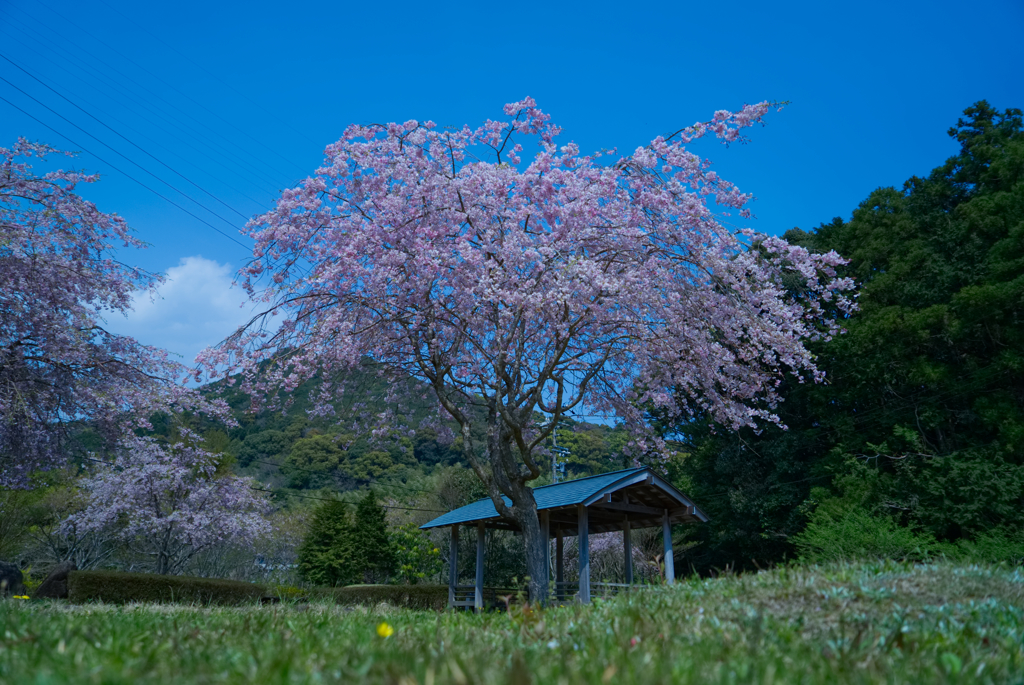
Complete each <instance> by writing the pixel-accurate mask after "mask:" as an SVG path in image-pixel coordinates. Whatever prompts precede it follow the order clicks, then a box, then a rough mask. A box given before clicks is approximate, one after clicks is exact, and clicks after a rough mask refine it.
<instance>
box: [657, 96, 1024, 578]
mask: <svg viewBox="0 0 1024 685" xmlns="http://www.w3.org/2000/svg"><path fill="white" fill-rule="evenodd" d="M964 114H965V116H964V118H963V119H960V120H959V121H958V122H957V125H956V126H955V127H953V128H951V129H950V131H949V135H950V136H951V137H953V138H954V139H955V140H956V141H957V142H958V143H959V144H960V151H959V153H958V154H957V155H955V156H953V157H951V158H950V159H948V160H947V161H946V163H944V164H943V165H941V166H939V167H938V168H936V169H934V170H933V171H932V172H931V173H930V174H929V175H928V176H927V177H924V178H919V177H914V178H911V179H910V180H908V181H907V182H906V183H905V184H904V186H903V188H902V189H896V188H879V189H878V190H876V191H874V192H873V193H871V195H870V196H869V197H868V198H867V199H866V200H865V201H864V202H862V203H861V204H860V206H859V207H858V208H857V209H856V210H855V211H854V212H853V216H852V218H851V219H850V220H849V221H844V220H842V219H838V218H837V219H835V220H834V221H832V222H831V223H828V224H823V225H821V226H820V227H818V228H817V229H816V230H814V231H811V232H806V231H801V230H799V229H794V230H793V231H790V232H789V233H787V234H786V239H787V240H789V241H790V242H792V243H795V244H800V245H804V246H805V247H807V248H808V249H810V250H813V251H816V252H828V251H832V250H835V251H836V252H838V253H839V254H841V255H842V256H844V257H845V258H847V259H848V260H849V263H848V264H847V265H846V266H845V267H842V271H843V273H844V274H846V275H849V276H850V277H852V278H854V279H856V281H857V282H858V284H859V287H860V297H859V304H860V310H859V311H858V312H856V313H854V314H852V315H851V316H850V317H849V318H848V319H847V321H846V322H845V325H846V328H847V329H848V333H847V335H844V336H840V337H839V338H837V339H835V340H833V341H831V342H829V343H827V344H816V345H815V346H814V347H813V348H812V349H813V350H814V352H815V353H816V355H817V361H818V365H819V367H820V368H822V369H823V370H825V371H826V372H827V382H826V383H825V384H822V385H816V386H814V385H794V384H790V385H787V386H785V387H783V388H782V394H783V396H784V397H785V400H786V401H785V402H784V403H783V404H781V405H780V409H779V413H780V415H781V416H782V418H783V420H784V422H785V423H786V424H787V425H788V426H789V430H788V431H782V430H778V429H774V428H769V429H767V430H765V431H763V432H762V433H760V434H757V433H755V432H753V431H751V430H748V429H745V430H740V431H737V432H729V431H725V430H722V429H721V428H718V429H714V430H712V429H711V428H709V427H708V424H707V423H706V422H704V423H702V424H696V423H694V424H690V425H687V426H683V427H682V432H683V433H685V434H686V435H687V436H688V437H689V440H690V441H691V445H692V455H691V457H690V458H689V459H687V460H684V461H683V462H681V463H680V464H679V465H677V468H676V470H675V473H676V476H677V477H678V478H679V480H680V482H681V483H684V484H685V486H686V487H687V488H688V489H690V490H691V494H692V495H693V497H694V498H695V499H696V501H698V502H700V503H701V505H702V506H703V507H704V508H705V510H707V511H708V512H709V513H710V515H711V517H712V523H711V524H710V525H709V526H706V527H704V528H703V529H701V530H698V531H695V533H696V537H695V540H697V541H699V542H700V544H699V545H698V546H697V547H696V548H695V549H693V550H692V551H691V553H690V555H689V557H690V558H689V561H690V562H691V563H694V564H696V565H697V566H698V567H701V568H707V567H711V566H718V567H724V566H726V565H729V564H732V565H734V566H736V565H740V566H744V565H751V564H752V563H758V564H763V563H765V562H768V561H774V560H778V559H781V558H783V557H784V556H786V555H789V554H792V553H793V552H794V548H793V544H792V543H793V536H794V535H796V534H798V533H799V532H800V531H801V530H803V528H804V526H805V525H806V522H807V516H808V515H809V514H812V513H813V512H815V511H816V510H820V512H821V513H820V514H819V515H818V517H817V519H814V521H815V524H816V525H818V526H821V525H825V524H827V523H828V521H830V520H831V521H833V522H834V523H835V527H833V528H830V529H829V534H830V535H832V536H834V537H842V536H844V535H845V534H846V533H844V532H843V531H844V530H845V529H844V528H843V526H844V525H846V523H848V522H849V521H847V520H846V519H847V518H848V517H847V516H845V515H840V514H839V513H837V512H847V513H848V514H849V517H853V518H856V517H857V516H864V515H866V516H868V517H874V518H876V519H878V518H879V517H881V518H882V519H884V520H887V521H891V522H892V524H893V525H896V526H900V527H904V528H909V531H906V532H900V531H899V530H897V529H895V528H889V527H887V524H884V525H882V527H881V528H879V530H880V531H882V532H884V531H889V532H891V533H892V534H893V535H902V536H903V537H904V538H906V535H908V534H917V535H920V536H923V537H920V538H919V539H921V540H928V539H931V540H933V541H938V542H948V543H957V542H958V541H964V544H968V545H969V544H971V541H973V540H976V539H980V537H983V536H989V537H991V536H992V535H993V534H1004V535H1005V536H1007V537H1010V538H1012V536H1013V534H1012V531H1014V530H1019V529H1020V527H1021V526H1022V525H1024V318H1022V316H1021V312H1022V311H1024V131H1022V123H1021V112H1020V110H1014V109H1009V110H1006V111H1004V112H999V111H997V110H995V109H994V108H992V107H991V106H990V105H988V104H987V103H986V102H984V101H982V102H979V103H977V104H975V105H973V106H972V107H970V108H968V109H967V110H966V111H965V113H964ZM844 521H845V523H844ZM880 525H881V524H880ZM847 532H849V531H848V530H847ZM880 534H881V533H880ZM909 556H913V554H911V555H909Z"/></svg>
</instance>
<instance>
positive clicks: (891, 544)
mask: <svg viewBox="0 0 1024 685" xmlns="http://www.w3.org/2000/svg"><path fill="white" fill-rule="evenodd" d="M824 492H825V491H824V490H819V489H815V491H813V492H812V501H813V499H814V496H815V495H817V496H818V497H821V496H822V494H823V493H824ZM793 542H794V544H795V545H796V548H797V551H798V552H799V554H800V559H801V560H802V561H809V562H818V563H821V562H832V561H853V560H858V559H896V560H901V561H914V562H921V561H930V560H934V559H940V558H945V559H950V560H954V561H959V562H966V563H1007V564H1011V565H1015V566H1016V565H1020V564H1021V563H1024V532H1021V531H1011V530H1007V529H1005V528H996V529H993V530H991V531H988V532H986V533H983V534H981V535H978V536H977V537H974V538H963V539H960V540H957V541H956V542H955V543H950V542H943V541H939V540H936V539H935V536H934V535H932V534H931V532H929V531H928V530H924V529H912V528H908V527H906V526H903V525H900V524H899V523H898V522H897V521H896V520H895V519H894V518H893V517H891V516H887V515H885V514H881V513H878V512H877V511H874V510H873V508H872V507H871V506H870V504H869V503H868V502H867V501H866V500H865V499H864V498H862V497H856V496H851V495H850V494H847V495H846V496H844V497H823V498H822V499H821V500H820V503H819V504H818V505H817V507H816V508H815V509H814V511H813V512H812V513H811V515H810V518H809V520H808V522H807V527H806V528H805V529H804V530H803V531H802V532H801V533H800V534H799V535H796V536H795V537H794V538H793Z"/></svg>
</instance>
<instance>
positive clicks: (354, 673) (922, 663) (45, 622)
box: [0, 563, 1024, 685]
mask: <svg viewBox="0 0 1024 685" xmlns="http://www.w3.org/2000/svg"><path fill="white" fill-rule="evenodd" d="M1022 607H1024V573H1022V572H1021V571H1020V570H1013V569H996V568H986V567H976V566H958V565H953V564H937V565H929V566H912V565H906V564H896V563H876V564H856V565H836V566H828V567H789V568H780V569H776V570H772V571H769V572H763V573H759V574H751V575H743V576H734V577H725V578H718V579H713V580H691V581H684V582H680V583H677V584H676V585H675V586H673V587H659V588H651V589H647V590H643V591H638V592H634V593H631V594H628V595H623V596H620V597H618V598H616V599H614V600H609V601H606V602H600V601H599V602H595V603H594V604H593V605H591V606H588V607H580V606H567V607H556V608H551V609H548V610H545V611H537V612H534V611H529V610H527V611H524V610H522V609H519V610H516V611H513V612H511V613H509V614H505V613H492V614H487V615H482V616H476V615H472V614H464V613H460V614H455V613H444V614H437V613H429V612H419V611H409V610H399V609H389V608H387V607H383V606H382V607H377V608H375V609H344V608H340V607H337V606H332V605H327V604H322V605H321V604H313V605H308V606H302V605H299V606H289V605H278V606H266V607H260V606H252V607H243V608H237V609H229V608H202V607H188V606H172V605H139V606H125V607H118V606H110V605H87V606H70V605H65V604H60V603H48V602H31V601H23V600H8V601H5V602H0V683H5V684H6V683H12V684H13V683H26V684H31V683H88V682H95V683H176V684H180V683H207V682H209V683H213V682H236V683H250V682H251V683H259V684H261V685H262V684H264V683H320V682H345V683H353V682H375V683H376V682H379V683H396V684H406V683H408V684H411V683H511V684H514V685H522V684H524V683H580V682H585V683H700V684H701V685H709V684H711V683H773V682H774V683H877V682H890V683H896V682H901V683H933V682H934V683H957V682H992V683H1024V642H1022V641H1024V608H1022ZM381 623H387V624H388V625H389V626H391V627H392V628H393V630H394V632H393V634H392V635H390V636H389V637H381V636H380V635H378V630H377V629H378V626H379V624H381ZM384 632H387V631H386V630H385V631H384Z"/></svg>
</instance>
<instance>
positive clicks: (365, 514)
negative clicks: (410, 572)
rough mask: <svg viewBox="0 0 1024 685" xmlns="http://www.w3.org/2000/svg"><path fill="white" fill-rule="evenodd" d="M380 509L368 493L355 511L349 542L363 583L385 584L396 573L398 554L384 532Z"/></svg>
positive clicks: (388, 534)
mask: <svg viewBox="0 0 1024 685" xmlns="http://www.w3.org/2000/svg"><path fill="white" fill-rule="evenodd" d="M386 513H387V512H385V510H384V507H382V506H381V504H380V502H378V501H377V495H376V494H374V492H373V490H368V491H367V492H366V495H365V496H364V497H363V499H362V500H361V501H360V502H359V506H358V507H357V508H356V517H355V525H354V526H353V528H352V540H353V547H354V550H355V557H356V563H357V565H358V567H359V574H360V576H361V578H362V581H363V582H365V583H386V582H388V581H389V580H390V579H391V578H392V577H393V576H394V575H395V572H396V571H397V565H398V554H397V550H396V549H395V543H394V540H392V537H391V534H390V533H389V532H388V523H387V520H386Z"/></svg>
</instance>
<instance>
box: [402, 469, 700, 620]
mask: <svg viewBox="0 0 1024 685" xmlns="http://www.w3.org/2000/svg"><path fill="white" fill-rule="evenodd" d="M533 495H534V498H535V499H536V501H537V511H538V513H539V515H540V525H541V530H542V531H543V533H544V534H545V535H547V537H548V541H549V543H548V544H546V545H545V546H544V549H545V554H546V555H550V554H551V544H550V540H551V538H554V539H555V541H556V544H555V565H554V571H555V588H556V592H558V593H559V595H560V596H564V591H565V589H566V586H567V584H566V583H565V582H564V577H563V576H564V564H563V560H562V548H563V541H564V539H565V537H566V536H577V537H578V539H579V587H578V591H577V594H576V597H577V599H578V600H579V601H581V602H589V601H590V596H591V579H590V549H589V544H588V536H589V534H590V533H607V532H611V531H617V530H621V531H622V532H623V536H622V537H623V553H624V555H625V568H626V585H632V583H633V554H632V548H631V544H630V531H631V530H632V529H634V528H653V527H657V526H661V527H662V530H663V533H664V540H665V580H666V581H667V582H669V583H672V582H673V581H674V580H675V569H674V567H673V561H672V524H673V523H700V522H704V521H707V520H708V517H707V516H706V515H705V514H704V512H702V511H701V510H700V509H698V508H697V507H696V505H694V503H693V502H691V501H690V500H689V498H687V497H686V495H684V494H683V493H681V492H679V491H678V490H676V489H675V488H674V487H673V486H672V485H670V484H669V483H668V482H666V481H665V480H664V479H662V478H661V477H659V476H658V475H656V474H655V473H654V472H653V471H651V470H650V469H649V468H645V467H641V468H633V469H626V470H624V471H613V472H612V473H602V474H600V475H597V476H590V477H588V478H579V479H577V480H570V481H566V482H564V483H556V484H554V485H545V486H542V487H539V488H536V489H535V490H534V491H533ZM504 499H505V503H506V504H509V505H511V504H512V502H511V500H509V499H508V498H507V497H506V498H504ZM460 526H471V527H474V528H476V532H477V537H476V578H475V582H474V584H473V585H472V586H460V585H459V583H458V580H459V579H458V541H459V528H460ZM443 527H449V528H451V552H450V556H449V561H450V563H449V575H448V605H449V606H450V607H460V606H461V607H474V608H476V609H477V610H478V611H479V610H480V609H482V608H483V605H484V533H485V531H486V530H487V529H488V528H496V529H501V530H518V526H516V525H515V524H514V523H510V522H509V521H506V520H503V519H502V518H501V517H499V516H498V512H497V510H496V509H495V508H494V503H493V502H492V501H491V500H490V498H487V499H482V500H479V501H477V502H473V503H472V504H467V505H466V506H464V507H460V508H458V509H455V510H454V511H450V512H448V513H447V514H443V515H441V516H438V517H437V518H436V519H434V520H433V521H431V522H429V523H426V524H424V525H422V526H420V528H423V529H427V528H443ZM547 562H548V563H547V564H546V566H547V567H548V568H549V569H550V568H551V560H550V558H549V559H548V560H547Z"/></svg>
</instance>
